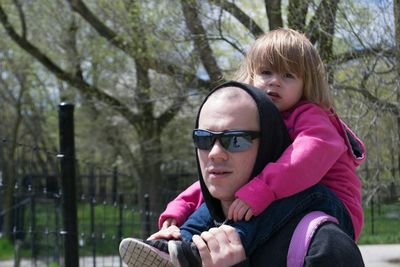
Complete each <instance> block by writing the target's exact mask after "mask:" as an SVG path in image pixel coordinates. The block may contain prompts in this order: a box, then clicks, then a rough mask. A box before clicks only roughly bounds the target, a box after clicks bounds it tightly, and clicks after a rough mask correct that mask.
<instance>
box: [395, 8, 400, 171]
mask: <svg viewBox="0 0 400 267" xmlns="http://www.w3.org/2000/svg"><path fill="white" fill-rule="evenodd" d="M393 13H394V25H395V41H396V54H395V56H396V60H395V62H396V72H397V79H396V88H395V90H396V94H397V103H400V63H399V62H400V0H393ZM399 114H400V111H399V112H397V161H398V165H397V175H398V174H399V173H400V115H399ZM394 177H396V176H394Z"/></svg>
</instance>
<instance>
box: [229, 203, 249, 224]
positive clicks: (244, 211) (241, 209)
mask: <svg viewBox="0 0 400 267" xmlns="http://www.w3.org/2000/svg"><path fill="white" fill-rule="evenodd" d="M251 217H253V212H252V211H251V208H250V206H249V205H248V204H247V203H246V202H244V201H243V200H241V199H239V198H237V199H235V200H234V201H233V203H232V204H231V206H230V207H229V211H228V219H229V220H233V221H235V222H237V221H240V220H243V219H245V220H246V221H248V220H250V219H251Z"/></svg>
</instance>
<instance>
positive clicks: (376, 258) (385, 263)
mask: <svg viewBox="0 0 400 267" xmlns="http://www.w3.org/2000/svg"><path fill="white" fill-rule="evenodd" d="M359 247H360V250H361V254H362V256H363V259H364V262H365V266H366V267H400V244H393V245H361V246H359ZM80 265H81V266H83V267H91V266H93V262H92V258H90V257H83V258H81V260H80ZM13 266H14V263H13V261H0V267H13ZM37 266H38V267H39V266H40V267H41V266H46V265H45V264H44V263H38V265H37ZM96 266H98V267H103V266H119V257H118V256H113V257H99V258H97V260H96ZM124 266H126V265H124ZM20 267H32V263H31V262H30V261H28V260H23V261H22V262H21V265H20Z"/></svg>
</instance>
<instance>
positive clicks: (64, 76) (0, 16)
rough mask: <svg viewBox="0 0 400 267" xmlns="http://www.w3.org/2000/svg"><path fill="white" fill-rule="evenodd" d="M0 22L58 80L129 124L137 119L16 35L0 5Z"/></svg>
mask: <svg viewBox="0 0 400 267" xmlns="http://www.w3.org/2000/svg"><path fill="white" fill-rule="evenodd" d="M0 22H1V24H2V25H3V27H4V29H5V30H6V32H7V34H8V35H9V36H10V38H11V39H12V40H13V41H14V42H15V43H16V44H17V45H19V46H20V47H21V48H22V49H23V50H25V51H26V52H27V53H28V54H30V55H31V56H33V57H34V58H36V59H37V60H38V61H39V62H40V63H41V64H42V65H43V66H44V67H46V68H47V69H48V70H49V71H50V72H51V73H53V74H54V75H55V76H56V77H57V78H58V79H60V80H63V81H65V82H67V83H69V84H70V85H72V86H74V87H75V88H76V89H78V90H79V91H80V92H81V93H82V94H84V95H86V94H89V95H91V96H92V97H94V98H96V99H97V100H99V101H101V102H103V103H106V104H108V105H110V106H112V108H113V109H114V110H116V111H118V112H119V113H120V114H121V115H122V116H123V117H124V118H126V119H127V120H128V121H129V122H130V123H132V124H134V122H135V121H136V120H137V119H138V117H137V115H136V114H134V113H133V112H132V111H131V110H130V109H128V108H127V107H126V106H125V105H124V104H123V103H122V102H120V101H119V100H118V99H116V98H113V97H112V96H110V95H108V94H107V93H105V92H102V91H101V90H99V89H98V88H97V87H94V86H91V85H90V84H88V83H87V82H86V81H84V80H83V79H82V78H80V77H78V76H74V75H72V74H70V73H67V72H65V71H64V70H62V69H61V68H60V67H59V66H57V65H56V64H55V63H54V62H53V61H52V60H51V59H50V58H48V57H47V56H46V55H45V54H44V53H43V52H42V51H40V50H39V49H38V48H37V47H36V46H34V45H33V44H32V43H30V42H29V41H28V40H27V39H25V38H23V37H21V36H20V35H18V33H17V32H16V31H15V29H14V28H13V27H12V25H11V24H10V22H9V21H8V17H7V15H6V13H5V12H4V9H3V7H2V6H1V5H0Z"/></svg>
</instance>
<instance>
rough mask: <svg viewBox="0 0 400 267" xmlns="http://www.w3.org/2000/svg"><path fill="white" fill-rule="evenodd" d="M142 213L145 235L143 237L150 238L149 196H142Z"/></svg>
mask: <svg viewBox="0 0 400 267" xmlns="http://www.w3.org/2000/svg"><path fill="white" fill-rule="evenodd" d="M144 207H145V208H144V212H145V233H144V236H145V237H147V236H150V234H151V224H150V212H151V211H150V196H149V194H147V193H146V194H144Z"/></svg>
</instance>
